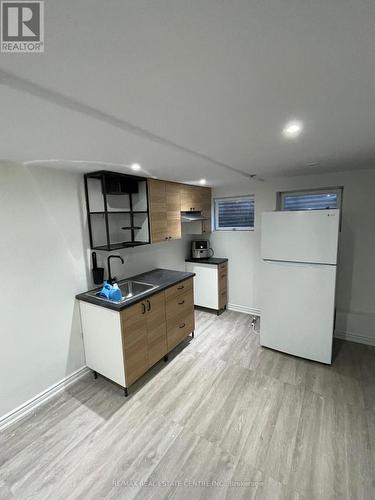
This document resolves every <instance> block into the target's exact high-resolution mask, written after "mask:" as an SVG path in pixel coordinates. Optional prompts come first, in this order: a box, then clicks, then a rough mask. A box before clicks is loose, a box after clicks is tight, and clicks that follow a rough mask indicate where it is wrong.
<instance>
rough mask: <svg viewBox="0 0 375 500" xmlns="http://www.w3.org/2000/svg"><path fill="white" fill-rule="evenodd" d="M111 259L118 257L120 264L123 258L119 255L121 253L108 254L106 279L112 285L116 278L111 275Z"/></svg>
mask: <svg viewBox="0 0 375 500" xmlns="http://www.w3.org/2000/svg"><path fill="white" fill-rule="evenodd" d="M111 259H120V260H121V263H122V264H123V263H124V259H123V258H122V257H121V255H108V259H107V265H108V280H107V281H108V283H109V284H110V285H113V284H114V283H116V281H117V278H116V277H115V276H114V277H113V278H112V276H111Z"/></svg>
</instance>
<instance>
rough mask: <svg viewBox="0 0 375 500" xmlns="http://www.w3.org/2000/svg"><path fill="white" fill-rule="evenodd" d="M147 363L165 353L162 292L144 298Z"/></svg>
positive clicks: (163, 299) (163, 296)
mask: <svg viewBox="0 0 375 500" xmlns="http://www.w3.org/2000/svg"><path fill="white" fill-rule="evenodd" d="M145 303H146V308H147V315H146V321H147V344H148V365H149V367H151V366H153V365H154V364H155V363H157V362H158V361H159V360H160V359H161V358H162V357H163V356H165V354H167V325H166V318H165V294H164V292H161V293H158V294H156V295H153V296H152V297H150V298H149V299H146V301H145Z"/></svg>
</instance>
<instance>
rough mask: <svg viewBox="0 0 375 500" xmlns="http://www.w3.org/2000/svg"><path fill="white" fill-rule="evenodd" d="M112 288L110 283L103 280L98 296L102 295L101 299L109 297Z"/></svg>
mask: <svg viewBox="0 0 375 500" xmlns="http://www.w3.org/2000/svg"><path fill="white" fill-rule="evenodd" d="M111 290H112V285H110V284H109V283H108V282H107V281H104V282H103V288H102V289H101V290H100V292H98V297H102V298H103V299H109V297H110V294H111Z"/></svg>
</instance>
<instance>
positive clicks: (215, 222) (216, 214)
mask: <svg viewBox="0 0 375 500" xmlns="http://www.w3.org/2000/svg"><path fill="white" fill-rule="evenodd" d="M240 199H249V200H252V201H253V203H254V225H253V226H244V227H229V226H228V227H218V221H219V209H218V202H219V201H236V200H240ZM213 227H214V230H215V231H254V227H255V196H254V195H253V194H246V195H242V196H230V197H223V196H221V197H220V198H214V220H213Z"/></svg>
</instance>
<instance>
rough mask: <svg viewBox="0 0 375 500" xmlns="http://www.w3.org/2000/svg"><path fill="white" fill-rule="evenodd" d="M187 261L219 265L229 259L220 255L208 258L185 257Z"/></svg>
mask: <svg viewBox="0 0 375 500" xmlns="http://www.w3.org/2000/svg"><path fill="white" fill-rule="evenodd" d="M185 262H199V263H200V264H214V265H216V266H218V265H219V264H223V263H224V262H228V259H220V258H219V257H208V258H207V259H185Z"/></svg>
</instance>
